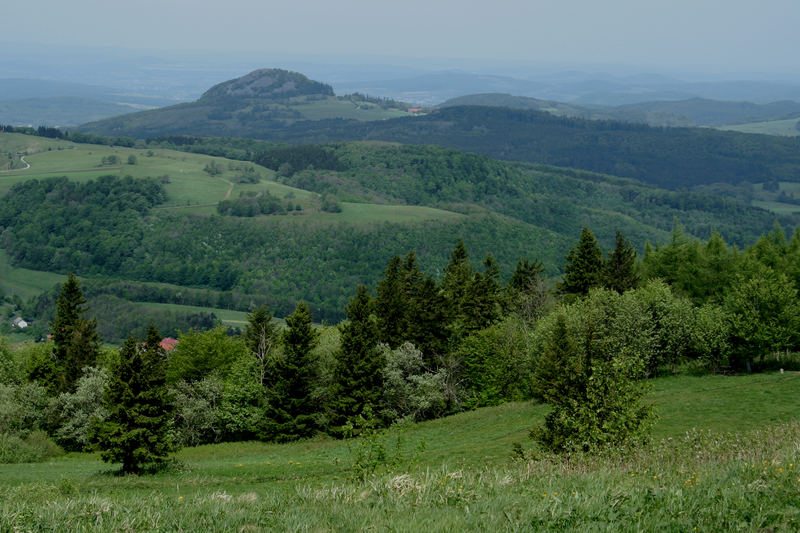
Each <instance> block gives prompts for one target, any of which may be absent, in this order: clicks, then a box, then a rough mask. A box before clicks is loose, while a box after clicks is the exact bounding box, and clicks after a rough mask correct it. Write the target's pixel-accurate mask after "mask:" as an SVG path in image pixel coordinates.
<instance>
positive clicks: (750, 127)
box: [718, 118, 800, 137]
mask: <svg viewBox="0 0 800 533" xmlns="http://www.w3.org/2000/svg"><path fill="white" fill-rule="evenodd" d="M798 121H800V119H798V118H790V119H788V120H770V121H767V122H751V123H749V124H736V125H734V126H721V127H719V128H718V129H721V130H728V131H739V132H742V133H762V134H766V135H784V136H788V137H796V136H798V135H800V130H798V129H797V123H798Z"/></svg>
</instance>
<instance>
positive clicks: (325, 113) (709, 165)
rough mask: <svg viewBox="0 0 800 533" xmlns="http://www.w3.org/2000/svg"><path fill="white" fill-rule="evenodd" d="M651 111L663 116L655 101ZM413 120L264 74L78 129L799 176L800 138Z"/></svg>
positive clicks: (499, 111)
mask: <svg viewBox="0 0 800 533" xmlns="http://www.w3.org/2000/svg"><path fill="white" fill-rule="evenodd" d="M273 84H274V85H273ZM537 105H541V106H544V105H555V104H552V103H542V104H537ZM697 105H698V106H700V107H701V108H702V107H703V106H702V104H697ZM787 105H788V104H787ZM689 107H690V108H691V107H692V106H689ZM779 107H780V106H779ZM560 109H561V111H560V112H562V113H564V114H567V113H569V112H572V111H571V109H572V108H564V107H562V108H560ZM575 109H577V108H575ZM676 109H680V108H679V107H678V108H676ZM770 109H772V108H770ZM784 110H786V108H782V107H781V108H780V111H781V112H782V111H784ZM773 111H775V110H773ZM627 112H628V113H634V114H635V113H644V112H645V111H642V110H641V109H640V110H633V108H632V109H629V110H628V111H627ZM646 112H647V113H650V114H654V113H656V114H657V113H660V111H658V109H657V108H653V109H650V110H647V111H646ZM775 112H778V111H775ZM719 113H721V111H720V112H719ZM403 115H406V116H403ZM408 115H409V113H408V112H407V108H405V107H404V106H403V105H401V104H397V103H394V102H390V101H382V100H375V99H369V98H366V97H363V96H359V95H351V96H348V97H336V96H333V95H332V89H331V88H330V87H329V86H327V85H325V84H321V83H318V82H313V81H311V80H308V78H306V77H305V76H303V75H301V74H297V73H289V72H287V71H281V70H276V69H265V70H259V71H255V72H254V73H251V74H249V75H247V76H245V77H242V78H237V79H235V80H230V81H228V82H224V83H222V84H219V85H217V86H215V87H213V88H212V89H210V90H209V91H207V92H206V93H205V94H204V95H203V97H201V98H200V99H199V100H197V101H196V102H192V103H187V104H180V105H177V106H171V107H166V108H162V109H154V110H150V111H144V112H139V113H132V114H128V115H122V116H119V117H114V118H111V119H105V120H102V121H98V122H94V123H90V124H86V125H84V126H82V127H81V128H80V131H81V132H86V133H91V134H100V135H106V136H126V137H134V138H150V137H163V136H174V135H193V136H211V137H246V138H253V139H263V140H268V141H272V142H276V143H288V144H315V143H327V142H336V141H360V140H379V141H388V142H400V143H404V144H433V145H439V146H445V147H449V148H455V149H458V150H464V151H469V152H475V153H481V154H485V155H489V156H491V157H495V158H498V159H504V160H515V161H526V162H533V163H543V164H548V165H555V166H562V167H574V168H579V169H585V170H589V171H593V172H601V173H607V174H613V175H618V176H623V177H629V178H635V179H638V180H641V181H644V182H646V183H650V184H654V185H657V186H659V187H666V188H670V189H676V188H681V187H683V188H691V187H695V186H698V185H706V184H712V183H729V184H738V183H742V182H750V183H759V182H762V181H766V180H773V179H774V180H783V181H795V180H798V179H800V178H799V177H800V140H797V139H787V138H777V137H766V136H758V135H747V134H742V133H736V132H727V131H716V130H712V129H708V128H661V127H658V128H656V127H648V126H645V125H643V124H633V123H626V122H620V121H610V120H587V119H583V118H574V117H568V116H555V115H553V114H551V113H548V112H543V111H537V110H523V109H509V108H506V107H486V106H454V107H446V108H442V109H438V110H435V111H433V112H430V113H427V114H423V115H421V116H408ZM393 116H394V117H398V118H391V117H393ZM670 116H671V115H670ZM379 119H381V120H379Z"/></svg>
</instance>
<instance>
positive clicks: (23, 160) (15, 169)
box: [0, 155, 31, 176]
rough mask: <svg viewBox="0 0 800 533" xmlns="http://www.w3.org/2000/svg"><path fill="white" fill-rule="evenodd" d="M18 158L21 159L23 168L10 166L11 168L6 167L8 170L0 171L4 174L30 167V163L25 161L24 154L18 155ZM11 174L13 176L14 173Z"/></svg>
mask: <svg viewBox="0 0 800 533" xmlns="http://www.w3.org/2000/svg"><path fill="white" fill-rule="evenodd" d="M19 160H20V161H22V162H23V163H25V168H11V169H8V170H0V172H2V173H4V174H5V173H6V172H18V171H20V170H28V169H29V168H31V164H30V163H28V162H27V161H25V156H24V155H21V156H19ZM11 175H12V176H13V175H14V174H11Z"/></svg>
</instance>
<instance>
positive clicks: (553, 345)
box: [532, 312, 584, 405]
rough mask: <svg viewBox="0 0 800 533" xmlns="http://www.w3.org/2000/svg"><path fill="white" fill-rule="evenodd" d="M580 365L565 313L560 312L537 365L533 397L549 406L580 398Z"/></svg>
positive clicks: (579, 357) (581, 370)
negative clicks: (567, 399) (568, 399)
mask: <svg viewBox="0 0 800 533" xmlns="http://www.w3.org/2000/svg"><path fill="white" fill-rule="evenodd" d="M582 363H583V361H582V357H581V351H580V348H579V347H578V345H577V344H576V343H575V341H574V340H573V339H572V336H571V334H570V332H569V330H568V328H567V320H566V317H565V316H564V313H563V312H559V313H558V315H557V316H556V323H555V327H554V328H553V332H552V334H551V336H550V338H549V339H547V342H546V343H545V345H544V350H543V351H542V355H541V356H540V357H539V360H538V361H537V363H536V369H535V371H534V373H533V383H532V389H533V397H534V398H536V399H538V400H541V401H543V402H545V403H549V404H551V405H556V404H558V403H559V402H563V401H565V399H566V398H580V397H581V386H580V383H581V376H582V374H583V372H584V370H583V368H582V367H583V365H582Z"/></svg>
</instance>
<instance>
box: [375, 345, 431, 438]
mask: <svg viewBox="0 0 800 533" xmlns="http://www.w3.org/2000/svg"><path fill="white" fill-rule="evenodd" d="M380 350H381V351H382V352H383V355H382V356H383V357H384V358H385V360H386V366H384V368H383V405H384V407H383V410H382V412H381V416H382V418H383V419H384V420H387V421H389V422H396V421H399V420H401V419H403V418H409V419H412V420H415V421H418V420H423V419H425V418H430V417H436V416H440V415H441V414H442V413H443V412H444V410H445V408H446V406H447V402H446V398H445V392H444V385H445V384H444V381H445V375H444V372H443V371H442V370H439V371H438V372H430V371H426V369H425V366H424V359H423V356H422V352H420V351H419V350H418V349H417V348H416V347H415V346H414V345H413V344H411V343H410V342H406V343H404V344H403V345H402V346H400V347H399V348H397V349H395V350H392V349H391V348H389V347H388V346H387V345H385V344H381V345H380Z"/></svg>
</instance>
